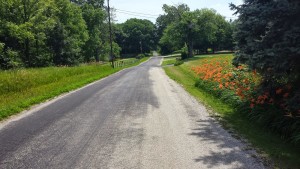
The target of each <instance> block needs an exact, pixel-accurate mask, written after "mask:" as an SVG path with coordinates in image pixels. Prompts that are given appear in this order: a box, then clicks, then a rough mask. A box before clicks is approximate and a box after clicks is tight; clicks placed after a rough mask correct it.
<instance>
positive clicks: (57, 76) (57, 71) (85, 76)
mask: <svg viewBox="0 0 300 169" xmlns="http://www.w3.org/2000/svg"><path fill="white" fill-rule="evenodd" d="M147 59H148V58H143V59H140V60H139V61H137V62H133V63H132V64H127V65H124V67H118V68H115V69H113V68H112V67H111V66H110V64H102V65H100V64H90V65H81V66H77V67H47V68H35V69H19V70H9V71H0V120H2V119H4V118H6V117H9V116H11V115H13V114H16V113H18V112H20V111H22V110H25V109H27V108H29V107H30V106H32V105H34V104H37V103H41V102H43V101H45V100H47V99H51V98H53V97H55V96H58V95H60V94H62V93H65V92H68V91H71V90H74V89H76V88H79V87H82V86H84V85H86V84H88V83H91V82H93V81H96V80H99V79H101V78H104V77H106V76H108V75H111V74H113V73H115V72H118V71H120V70H122V69H124V68H127V67H130V66H135V65H138V64H139V63H141V62H144V61H146V60H147ZM126 62H129V60H126ZM130 63H131V62H130Z"/></svg>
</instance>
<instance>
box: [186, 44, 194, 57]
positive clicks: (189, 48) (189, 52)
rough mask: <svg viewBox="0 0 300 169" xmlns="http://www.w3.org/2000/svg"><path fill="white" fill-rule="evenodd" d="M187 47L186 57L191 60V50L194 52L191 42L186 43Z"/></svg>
mask: <svg viewBox="0 0 300 169" xmlns="http://www.w3.org/2000/svg"><path fill="white" fill-rule="evenodd" d="M187 47H188V57H189V58H192V57H193V50H194V49H193V41H192V40H189V41H188V44H187Z"/></svg>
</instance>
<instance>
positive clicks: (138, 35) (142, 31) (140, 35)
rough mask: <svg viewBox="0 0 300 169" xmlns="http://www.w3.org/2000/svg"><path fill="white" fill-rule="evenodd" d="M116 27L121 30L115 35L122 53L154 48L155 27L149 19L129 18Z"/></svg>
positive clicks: (139, 51)
mask: <svg viewBox="0 0 300 169" xmlns="http://www.w3.org/2000/svg"><path fill="white" fill-rule="evenodd" d="M118 27H119V28H121V29H122V31H121V32H119V34H117V36H116V37H117V42H118V43H119V45H120V46H121V47H122V53H123V54H138V53H146V52H150V51H151V50H153V49H155V47H156V43H155V39H156V35H155V31H156V29H155V25H154V24H153V23H152V22H151V21H149V20H142V19H129V20H127V21H126V22H125V23H123V24H122V25H119V26H118ZM122 36H123V37H122ZM122 39H123V40H122Z"/></svg>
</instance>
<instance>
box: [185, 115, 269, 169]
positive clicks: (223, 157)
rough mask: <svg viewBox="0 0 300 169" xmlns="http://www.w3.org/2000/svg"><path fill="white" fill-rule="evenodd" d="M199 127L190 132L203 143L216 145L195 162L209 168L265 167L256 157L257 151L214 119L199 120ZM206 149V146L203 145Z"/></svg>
mask: <svg viewBox="0 0 300 169" xmlns="http://www.w3.org/2000/svg"><path fill="white" fill-rule="evenodd" d="M197 123H198V124H199V128H196V129H193V132H192V133H190V135H192V136H197V137H198V138H199V140H200V141H201V143H203V145H211V146H210V147H214V148H212V149H210V150H207V151H208V152H209V153H207V152H206V153H201V154H204V155H202V156H200V157H199V158H197V159H194V160H195V162H201V163H203V164H204V165H206V166H207V167H208V168H215V167H217V168H218V167H220V166H224V165H225V166H234V168H264V167H263V166H262V165H261V163H260V162H259V159H257V158H255V157H256V155H255V151H254V150H253V149H251V148H249V147H247V145H246V144H245V143H242V141H240V140H237V139H235V138H233V136H231V135H230V134H229V133H228V132H226V131H225V130H224V129H222V128H221V126H220V125H219V124H217V123H216V121H215V120H213V119H208V120H200V121H197ZM203 148H204V149H205V147H203Z"/></svg>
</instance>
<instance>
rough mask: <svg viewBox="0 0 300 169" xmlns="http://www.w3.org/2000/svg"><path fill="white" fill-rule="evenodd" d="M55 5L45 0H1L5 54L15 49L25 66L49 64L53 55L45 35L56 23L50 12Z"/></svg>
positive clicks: (1, 30)
mask: <svg viewBox="0 0 300 169" xmlns="http://www.w3.org/2000/svg"><path fill="white" fill-rule="evenodd" d="M52 6H53V3H52V1H46V0H43V1H37V0H27V1H24V0H8V1H4V0H1V2H0V22H1V25H2V26H1V28H0V41H1V42H3V43H4V44H5V45H4V49H3V50H4V54H5V53H7V51H16V55H18V56H16V57H18V58H20V61H21V62H23V64H24V65H25V66H41V65H46V64H49V63H48V62H51V56H50V55H49V54H48V52H47V51H48V48H47V46H45V37H46V32H47V31H48V30H49V29H52V28H53V25H54V19H53V15H51V12H50V13H49V11H51V10H52V9H53V7H52ZM7 56H8V55H7ZM4 57H5V56H4ZM4 60H7V61H9V60H10V59H9V58H8V57H6V59H4Z"/></svg>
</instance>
